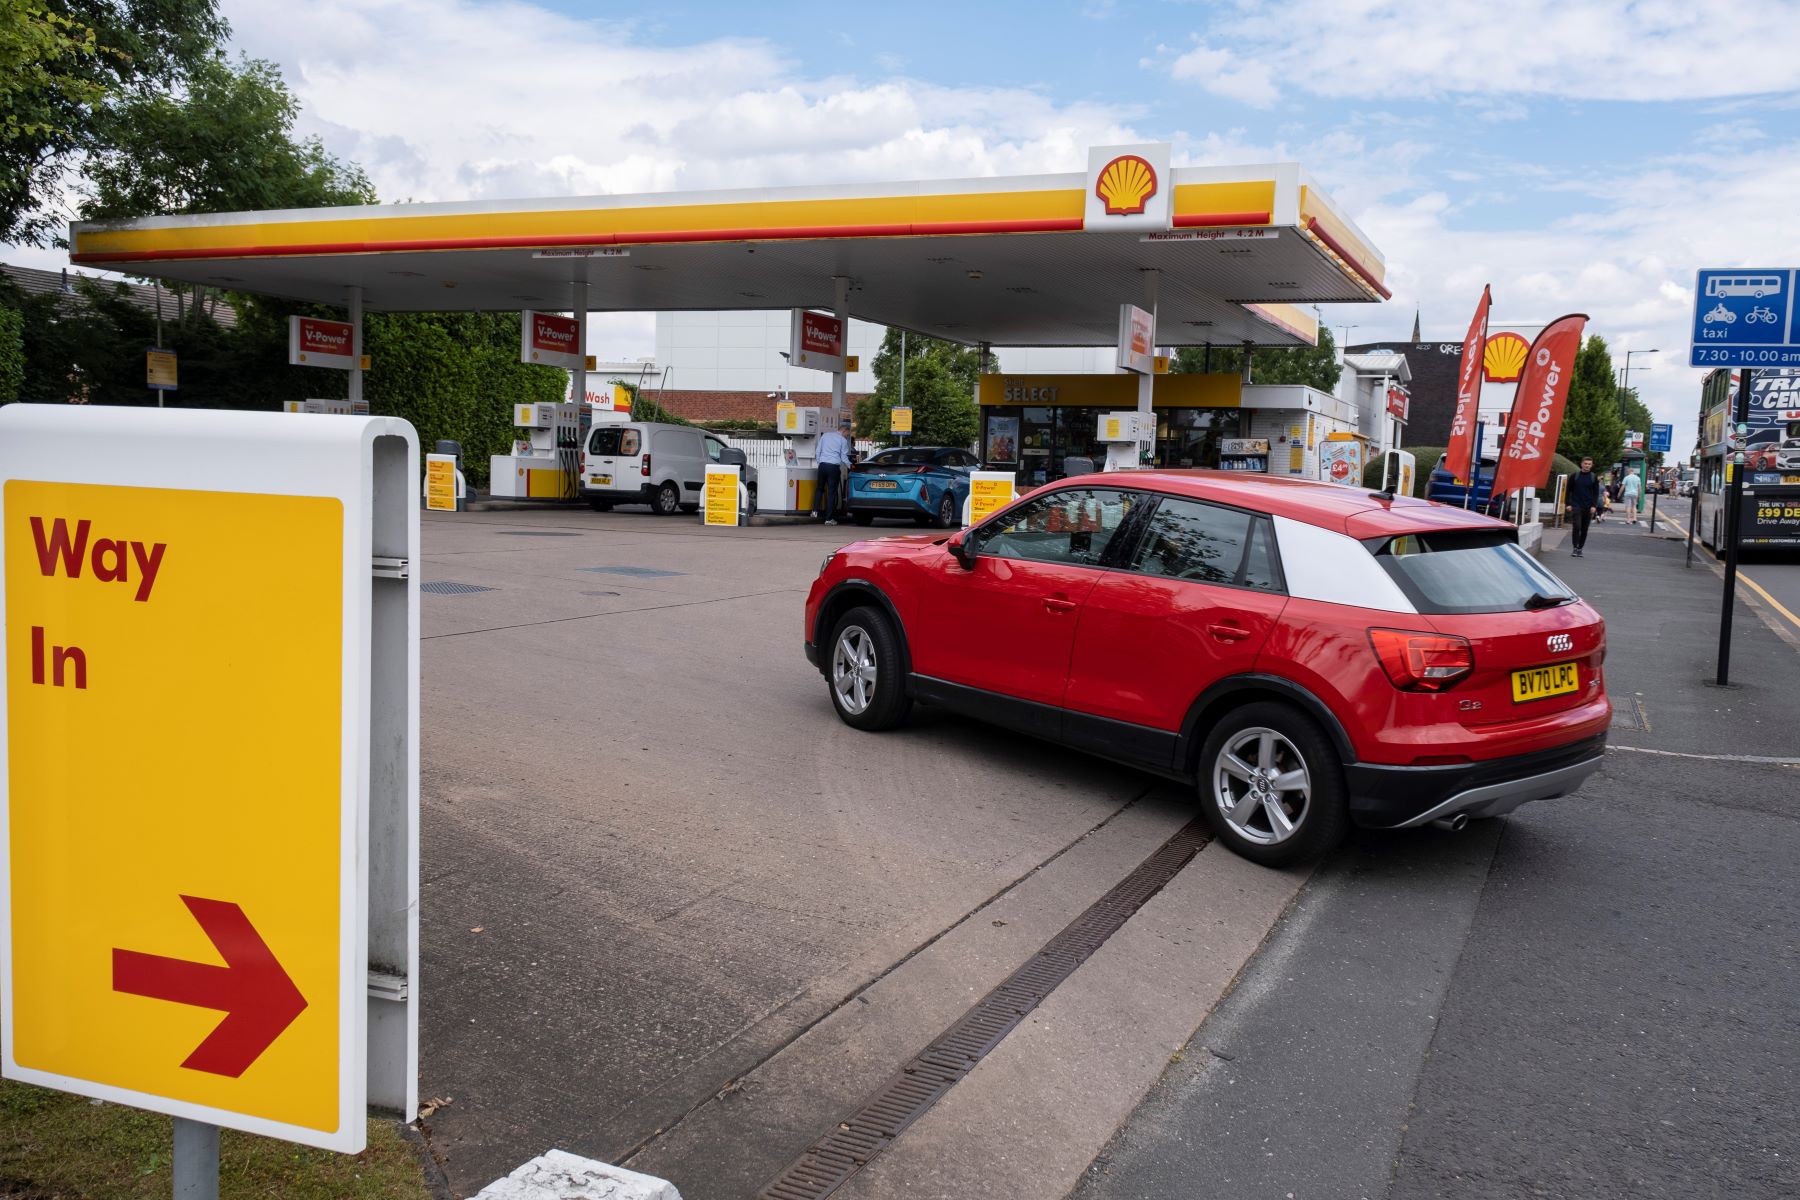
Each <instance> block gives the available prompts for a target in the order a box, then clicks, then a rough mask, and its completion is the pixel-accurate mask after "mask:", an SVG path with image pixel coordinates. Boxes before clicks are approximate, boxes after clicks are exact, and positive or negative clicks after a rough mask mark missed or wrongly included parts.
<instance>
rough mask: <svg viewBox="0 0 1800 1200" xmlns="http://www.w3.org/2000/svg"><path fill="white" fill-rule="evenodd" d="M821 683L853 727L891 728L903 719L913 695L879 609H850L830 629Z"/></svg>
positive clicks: (897, 640)
mask: <svg viewBox="0 0 1800 1200" xmlns="http://www.w3.org/2000/svg"><path fill="white" fill-rule="evenodd" d="M829 645H830V649H829V650H828V651H827V653H826V659H825V683H826V685H827V686H828V687H829V688H830V690H831V706H832V707H833V708H835V709H837V715H838V717H839V718H840V719H842V720H843V722H844V724H846V725H849V726H851V727H852V728H855V729H867V730H877V729H892V728H893V727H894V726H896V725H898V724H900V722H901V721H903V720H905V719H906V714H907V711H908V710H909V709H911V708H912V697H910V696H908V695H907V694H906V680H905V679H903V678H901V672H900V635H899V634H897V633H896V632H895V631H894V623H893V622H892V621H890V620H889V619H888V615H887V614H886V613H884V612H882V611H881V610H880V609H878V608H869V607H867V606H864V607H861V608H853V609H851V610H850V611H849V612H847V613H845V614H844V615H843V616H842V617H840V618H839V619H838V623H837V627H836V628H834V629H833V630H832V631H831V641H830V643H829Z"/></svg>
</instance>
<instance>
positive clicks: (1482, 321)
mask: <svg viewBox="0 0 1800 1200" xmlns="http://www.w3.org/2000/svg"><path fill="white" fill-rule="evenodd" d="M1492 291H1493V288H1492V286H1491V285H1490V286H1489V287H1484V288H1482V289H1481V303H1480V304H1477V305H1476V306H1475V319H1474V320H1473V321H1470V322H1469V335H1468V336H1467V337H1465V338H1464V339H1463V350H1462V368H1461V369H1460V370H1459V371H1458V372H1457V375H1456V413H1455V415H1454V416H1452V417H1451V418H1450V447H1449V450H1448V452H1447V453H1446V454H1445V455H1444V469H1445V470H1446V471H1448V472H1450V474H1451V475H1452V476H1453V477H1454V478H1455V479H1456V482H1458V483H1463V484H1466V483H1468V482H1469V472H1470V470H1471V469H1472V468H1473V466H1474V463H1475V422H1476V419H1477V417H1478V415H1479V411H1480V405H1481V352H1482V350H1483V348H1484V344H1485V343H1486V342H1487V322H1488V305H1489V304H1491V303H1492V302H1493V296H1492V294H1491V293H1492Z"/></svg>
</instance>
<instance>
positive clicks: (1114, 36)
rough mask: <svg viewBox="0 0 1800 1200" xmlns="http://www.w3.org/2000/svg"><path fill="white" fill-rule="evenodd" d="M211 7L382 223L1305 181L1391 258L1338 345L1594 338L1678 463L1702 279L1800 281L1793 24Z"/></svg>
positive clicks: (1776, 16) (642, 337) (1236, 13)
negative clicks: (848, 185)
mask: <svg viewBox="0 0 1800 1200" xmlns="http://www.w3.org/2000/svg"><path fill="white" fill-rule="evenodd" d="M223 7H224V11H225V13H226V15H227V17H228V18H229V19H230V21H231V24H232V27H233V30H234V40H235V42H236V44H237V46H238V47H240V48H241V49H242V50H244V51H245V52H247V53H249V54H252V55H255V56H257V57H262V58H268V59H271V60H273V61H275V62H276V63H277V64H279V66H280V67H281V69H282V71H283V73H284V75H285V76H286V78H287V79H288V81H289V84H290V86H291V87H292V88H293V90H294V92H295V94H296V96H297V97H298V98H299V100H300V101H301V103H302V105H303V106H304V116H303V118H302V127H303V130H304V131H305V132H308V133H317V134H318V135H320V136H321V137H322V138H323V139H324V141H325V142H326V144H327V145H328V146H329V147H330V148H331V149H332V150H333V151H334V152H336V153H337V154H339V155H341V156H343V157H346V158H351V159H354V160H355V161H357V162H359V163H361V164H362V165H363V166H364V167H365V168H366V169H367V170H368V171H369V173H370V175H371V176H372V178H373V179H374V181H375V183H376V186H377V187H378V189H379V191H380V193H381V196H382V198H383V199H384V200H453V199H471V198H474V199H480V198H502V197H519V196H544V195H579V194H590V193H602V192H635V191H655V190H663V189H674V188H679V189H688V188H708V187H743V186H755V185H761V184H788V183H824V182H833V181H848V180H863V179H907V178H942V177H953V176H960V175H986V174H1008V173H1021V172H1033V171H1076V170H1080V169H1082V168H1083V167H1084V166H1085V163H1086V152H1085V148H1086V147H1087V146H1088V145H1090V144H1097V143H1108V142H1119V141H1137V140H1143V141H1170V142H1172V143H1173V144H1174V147H1175V161H1176V163H1177V165H1182V164H1211V163H1243V162H1269V161H1277V160H1297V161H1299V162H1300V163H1302V164H1303V165H1304V166H1305V167H1306V168H1307V169H1308V170H1309V171H1311V172H1312V173H1313V174H1314V176H1315V177H1317V178H1318V179H1319V180H1320V182H1322V183H1323V184H1325V186H1326V187H1327V189H1328V190H1330V191H1331V192H1332V194H1333V195H1334V197H1335V199H1336V200H1337V202H1338V203H1339V205H1340V207H1342V208H1343V209H1344V210H1345V211H1347V212H1349V213H1350V214H1351V215H1352V216H1354V218H1355V219H1356V220H1357V221H1358V222H1359V223H1360V224H1361V226H1362V227H1363V229H1364V230H1365V231H1366V232H1367V233H1368V234H1369V235H1370V236H1371V238H1372V239H1373V240H1374V242H1375V243H1376V244H1377V245H1378V246H1379V247H1380V248H1381V250H1382V251H1383V253H1384V254H1385V255H1386V257H1387V262H1388V283H1389V286H1391V287H1392V288H1393V291H1394V299H1393V300H1392V301H1391V302H1390V303H1388V304H1386V305H1382V306H1379V307H1373V306H1340V307H1338V308H1336V309H1327V310H1326V313H1325V316H1326V319H1327V320H1328V321H1329V322H1330V323H1331V324H1332V325H1334V326H1336V327H1338V332H1339V333H1340V335H1341V334H1342V333H1343V331H1344V329H1343V327H1344V326H1346V325H1350V324H1354V325H1355V326H1356V328H1355V329H1354V330H1353V331H1352V332H1351V340H1352V341H1356V342H1363V341H1370V340H1378V339H1386V338H1397V337H1402V336H1404V335H1405V334H1406V333H1407V332H1408V331H1410V329H1411V326H1412V321H1413V313H1414V309H1415V306H1416V307H1417V308H1418V309H1419V311H1420V312H1421V313H1422V317H1423V325H1424V334H1425V337H1426V338H1427V339H1428V340H1432V341H1438V340H1445V341H1455V340H1458V339H1460V338H1461V336H1462V334H1463V331H1464V328H1465V326H1466V325H1467V323H1468V319H1469V314H1470V312H1471V311H1472V309H1473V306H1474V303H1475V300H1476V298H1477V296H1478V295H1479V293H1480V290H1481V285H1482V284H1484V283H1489V282H1491V283H1492V284H1493V288H1494V298H1495V309H1494V319H1495V322H1496V323H1497V324H1500V323H1508V322H1520V323H1524V322H1531V323H1538V322H1542V321H1545V320H1547V319H1549V318H1551V317H1554V316H1557V315H1559V314H1561V313H1564V312H1570V311H1582V312H1587V313H1589V314H1590V315H1591V318H1592V320H1591V322H1590V325H1589V328H1590V330H1591V331H1593V332H1597V333H1601V334H1603V335H1604V336H1605V337H1606V338H1607V340H1608V341H1609V342H1610V343H1611V345H1612V346H1613V347H1614V350H1615V353H1618V354H1623V352H1624V350H1626V349H1637V350H1648V349H1659V350H1661V351H1662V353H1660V354H1657V355H1652V356H1649V357H1648V358H1645V357H1634V359H1633V366H1632V382H1633V383H1634V384H1638V385H1641V388H1642V391H1643V393H1644V396H1645V399H1646V400H1647V401H1648V402H1649V403H1650V405H1651V407H1652V409H1653V410H1654V411H1655V413H1656V415H1657V418H1658V419H1659V420H1667V421H1672V422H1674V423H1675V425H1676V426H1677V432H1676V445H1677V447H1678V448H1679V447H1682V446H1685V445H1691V444H1692V430H1693V425H1694V409H1695V407H1696V405H1697V397H1698V381H1699V377H1700V373H1699V372H1698V371H1694V370H1691V369H1690V368H1688V367H1686V366H1685V365H1684V364H1685V361H1686V349H1687V323H1688V319H1689V313H1690V309H1691V303H1692V301H1691V291H1692V286H1693V277H1694V270H1695V268H1696V267H1699V266H1709V265H1738V264H1741V265H1747V266H1783V265H1800V220H1796V219H1795V218H1794V216H1793V215H1792V214H1793V213H1794V212H1795V210H1796V207H1797V202H1800V0H1715V2H1712V3H1706V4H1696V3H1692V2H1691V0H1637V2H1631V3H1627V2H1623V0H1609V2H1603V0H1561V2H1546V0H1504V2H1496V0H1483V2H1480V3H1470V2H1468V0H1231V2H1225V3H1183V2H1179V0H1086V2H1078V3H1070V4H1055V3H1048V2H1043V0H1039V2H1006V3H989V2H984V0H975V2H973V3H971V2H969V0H964V2H962V3H957V4H940V3H934V2H931V0H913V2H912V3H910V4H905V5H899V4H891V5H860V4H839V5H830V6H819V5H806V4H785V5H766V4H744V3H741V2H737V3H709V2H703V0H661V2H660V3H658V4H656V5H654V6H651V5H645V4H642V3H637V4H618V3H610V2H599V0H596V2H592V3H583V2H580V0H540V2H538V3H527V2H524V0H308V2H307V3H291V2H286V3H275V2H273V0H224V3H223ZM650 328H651V327H650V324H649V323H648V322H647V321H645V320H643V319H638V320H627V321H622V322H615V323H614V324H613V325H612V326H610V327H609V328H608V329H607V331H606V332H605V335H604V336H603V338H602V340H601V341H600V342H599V343H598V344H596V346H595V349H596V350H597V351H598V352H600V353H601V354H602V355H603V356H606V357H613V356H615V355H617V356H621V357H622V356H628V355H639V354H649V353H651V352H652V350H653V345H652V340H651V334H650ZM608 343H610V344H608ZM1646 367H1648V368H1649V369H1646Z"/></svg>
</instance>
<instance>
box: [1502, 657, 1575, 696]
mask: <svg viewBox="0 0 1800 1200" xmlns="http://www.w3.org/2000/svg"><path fill="white" fill-rule="evenodd" d="M1512 685H1513V703H1514V704H1524V703H1525V702H1526V701H1528V700H1542V699H1544V698H1545V697H1547V696H1561V695H1564V694H1566V693H1568V692H1572V691H1575V690H1576V689H1577V688H1579V687H1580V686H1581V672H1580V671H1579V670H1578V669H1577V668H1576V665H1575V664H1574V663H1572V662H1566V663H1552V664H1551V665H1550V666H1547V667H1532V668H1531V669H1530V670H1528V671H1514V672H1513V677H1512Z"/></svg>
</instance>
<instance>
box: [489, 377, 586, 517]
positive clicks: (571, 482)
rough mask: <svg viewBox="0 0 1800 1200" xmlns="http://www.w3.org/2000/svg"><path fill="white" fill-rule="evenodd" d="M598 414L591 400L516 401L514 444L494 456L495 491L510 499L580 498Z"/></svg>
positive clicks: (492, 482)
mask: <svg viewBox="0 0 1800 1200" xmlns="http://www.w3.org/2000/svg"><path fill="white" fill-rule="evenodd" d="M593 413H594V410H593V406H592V405H590V404H588V403H587V402H586V401H581V402H573V403H571V402H564V403H562V404H551V403H538V404H515V405H513V424H514V425H515V426H516V427H517V428H516V430H515V432H514V437H513V449H512V453H511V454H496V455H494V457H493V459H492V460H491V461H490V464H489V480H490V485H491V494H492V495H493V496H495V497H496V498H498V499H504V500H572V499H574V498H575V497H576V496H577V495H578V494H579V488H580V482H581V448H582V446H583V445H585V444H586V442H587V433H588V429H589V427H590V426H591V425H592V424H593V419H594V418H593Z"/></svg>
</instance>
